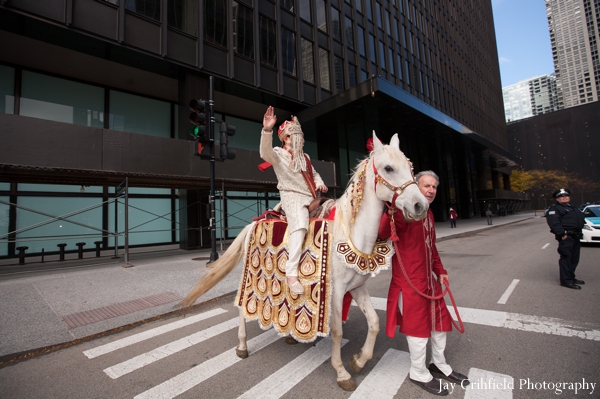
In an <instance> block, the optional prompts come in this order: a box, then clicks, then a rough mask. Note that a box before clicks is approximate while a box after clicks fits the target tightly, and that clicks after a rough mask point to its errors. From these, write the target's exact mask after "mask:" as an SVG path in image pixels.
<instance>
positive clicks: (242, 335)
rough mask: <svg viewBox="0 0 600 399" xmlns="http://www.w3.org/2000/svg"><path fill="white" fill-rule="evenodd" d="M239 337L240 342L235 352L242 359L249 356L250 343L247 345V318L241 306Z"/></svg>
mask: <svg viewBox="0 0 600 399" xmlns="http://www.w3.org/2000/svg"><path fill="white" fill-rule="evenodd" d="M238 339H239V340H240V344H239V345H238V346H237V348H235V354H236V355H238V357H241V358H242V359H245V358H247V357H248V345H246V319H245V318H244V311H243V310H242V308H240V325H239V327H238Z"/></svg>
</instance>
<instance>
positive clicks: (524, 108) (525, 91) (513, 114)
mask: <svg viewBox="0 0 600 399" xmlns="http://www.w3.org/2000/svg"><path fill="white" fill-rule="evenodd" d="M502 97H503V99H504V116H505V118H506V122H507V123H510V122H514V121H518V120H520V119H525V118H531V117H532V116H536V115H543V114H546V113H548V112H554V111H557V110H559V109H560V107H559V100H560V95H559V93H558V87H557V85H556V77H555V76H553V75H542V76H536V77H533V78H529V79H524V80H522V81H520V82H517V83H515V84H513V85H510V86H506V87H503V88H502Z"/></svg>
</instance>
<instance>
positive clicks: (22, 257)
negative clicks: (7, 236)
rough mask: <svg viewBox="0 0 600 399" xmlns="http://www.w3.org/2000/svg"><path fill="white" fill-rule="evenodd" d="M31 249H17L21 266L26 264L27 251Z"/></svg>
mask: <svg viewBox="0 0 600 399" xmlns="http://www.w3.org/2000/svg"><path fill="white" fill-rule="evenodd" d="M27 249H29V247H17V251H19V265H24V264H25V251H26V250H27Z"/></svg>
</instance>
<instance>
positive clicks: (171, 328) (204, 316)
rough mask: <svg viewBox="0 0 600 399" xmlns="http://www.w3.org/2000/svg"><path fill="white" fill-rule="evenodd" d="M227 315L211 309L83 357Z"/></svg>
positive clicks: (106, 351) (133, 336) (113, 343)
mask: <svg viewBox="0 0 600 399" xmlns="http://www.w3.org/2000/svg"><path fill="white" fill-rule="evenodd" d="M223 313H227V311H226V310H225V309H221V308H217V309H212V310H210V311H208V312H204V313H200V314H198V315H195V316H191V317H186V318H185V319H182V320H178V321H175V322H173V323H169V324H166V325H164V326H160V327H157V328H153V329H151V330H148V331H144V332H141V333H138V334H135V335H132V336H129V337H126V338H123V339H119V340H117V341H114V342H109V343H108V344H105V345H101V346H97V347H95V348H92V349H88V350H86V351H84V352H83V354H84V355H86V356H87V357H88V359H93V358H95V357H98V356H101V355H105V354H107V353H110V352H113V351H116V350H118V349H122V348H125V347H127V346H129V345H133V344H137V343H138V342H142V341H145V340H147V339H151V338H154V337H156V336H158V335H161V334H165V333H168V332H170V331H174V330H176V329H178V328H182V327H186V326H189V325H191V324H194V323H197V322H199V321H202V320H206V319H208V318H211V317H214V316H218V315H220V314H223Z"/></svg>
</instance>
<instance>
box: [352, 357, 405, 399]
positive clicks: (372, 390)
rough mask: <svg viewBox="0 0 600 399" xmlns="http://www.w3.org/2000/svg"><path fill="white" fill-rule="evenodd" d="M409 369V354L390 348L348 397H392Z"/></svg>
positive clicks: (357, 398) (380, 398) (379, 398)
mask: <svg viewBox="0 0 600 399" xmlns="http://www.w3.org/2000/svg"><path fill="white" fill-rule="evenodd" d="M409 371H410V354H409V353H408V352H404V351H399V350H396V349H392V348H390V349H388V350H387V352H385V355H383V357H382V358H381V360H379V361H378V362H377V365H375V367H374V368H373V370H372V371H371V372H370V373H369V374H368V375H367V376H366V377H365V379H364V380H363V381H362V382H361V383H360V385H359V386H358V388H356V391H354V393H352V395H350V398H352V399H359V398H378V399H386V398H393V397H394V396H396V393H398V390H399V389H400V386H401V385H402V383H403V382H404V380H405V379H406V376H407V375H408V373H409Z"/></svg>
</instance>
